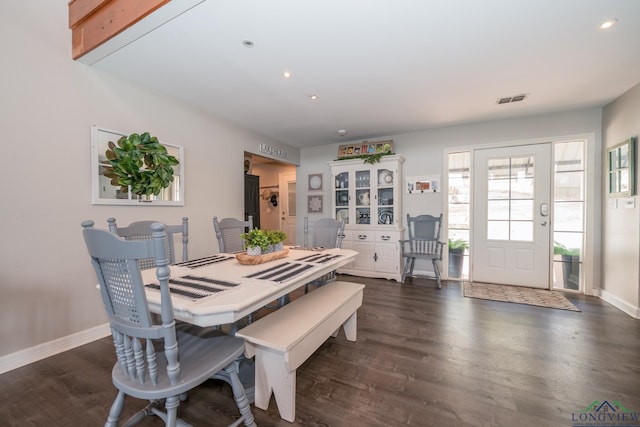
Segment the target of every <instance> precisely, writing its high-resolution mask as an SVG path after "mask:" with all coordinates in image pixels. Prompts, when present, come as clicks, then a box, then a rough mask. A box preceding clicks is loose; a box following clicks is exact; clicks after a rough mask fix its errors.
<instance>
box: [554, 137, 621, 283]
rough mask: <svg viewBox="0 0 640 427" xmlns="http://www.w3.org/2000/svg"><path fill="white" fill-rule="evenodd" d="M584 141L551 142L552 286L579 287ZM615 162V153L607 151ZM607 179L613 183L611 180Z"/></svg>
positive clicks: (582, 224) (582, 217)
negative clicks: (552, 173) (552, 167)
mask: <svg viewBox="0 0 640 427" xmlns="http://www.w3.org/2000/svg"><path fill="white" fill-rule="evenodd" d="M584 158H585V141H584V140H576V141H566V142H564V141H563V142H559V143H555V144H554V166H555V174H554V190H553V193H554V204H553V221H552V224H553V249H554V250H553V253H554V256H553V285H554V287H555V288H559V289H572V290H579V289H580V281H581V274H580V270H581V269H582V246H583V239H584V209H585V200H584V192H585V190H584V189H585V182H584V180H585V161H584ZM608 160H609V161H610V162H618V161H619V159H618V157H617V153H616V154H615V155H614V156H612V155H611V152H610V153H609V158H608ZM610 182H614V181H613V180H612V181H610Z"/></svg>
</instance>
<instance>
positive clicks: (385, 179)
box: [376, 168, 395, 224]
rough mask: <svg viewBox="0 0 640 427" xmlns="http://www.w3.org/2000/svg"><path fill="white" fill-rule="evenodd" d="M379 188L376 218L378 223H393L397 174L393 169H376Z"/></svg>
mask: <svg viewBox="0 0 640 427" xmlns="http://www.w3.org/2000/svg"><path fill="white" fill-rule="evenodd" d="M376 176H377V181H378V189H377V198H376V204H377V207H378V209H377V214H378V217H377V218H376V220H377V223H378V224H393V223H394V221H395V218H394V217H393V210H394V209H393V208H394V194H393V186H394V181H395V176H394V174H393V171H391V170H389V169H385V168H378V169H377V171H376Z"/></svg>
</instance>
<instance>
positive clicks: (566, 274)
mask: <svg viewBox="0 0 640 427" xmlns="http://www.w3.org/2000/svg"><path fill="white" fill-rule="evenodd" d="M553 254H554V255H560V260H561V262H562V280H563V286H564V288H565V289H576V290H577V289H579V288H580V249H578V248H567V247H566V246H565V245H563V244H562V243H560V242H556V241H554V242H553Z"/></svg>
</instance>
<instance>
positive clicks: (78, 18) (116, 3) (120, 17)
mask: <svg viewBox="0 0 640 427" xmlns="http://www.w3.org/2000/svg"><path fill="white" fill-rule="evenodd" d="M170 1H171V0H135V1H132V0H71V1H70V2H69V28H70V29H71V53H72V57H73V59H78V58H80V57H82V56H83V55H85V54H86V53H88V52H91V51H92V50H93V49H95V48H96V47H98V46H100V45H101V44H103V43H104V42H106V41H107V40H109V39H111V38H112V37H114V36H116V35H118V34H120V33H121V32H123V31H124V30H126V29H127V28H129V27H131V26H132V25H134V24H135V23H136V22H138V21H140V20H141V19H143V18H144V17H146V16H148V15H149V14H151V13H152V12H154V11H155V10H157V9H158V8H160V7H162V6H164V5H165V4H167V3H169V2H170Z"/></svg>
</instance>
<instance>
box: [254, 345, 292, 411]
mask: <svg viewBox="0 0 640 427" xmlns="http://www.w3.org/2000/svg"><path fill="white" fill-rule="evenodd" d="M255 364H256V365H255V366H256V384H255V402H254V404H255V406H256V408H260V409H264V410H265V411H266V410H267V408H269V401H270V400H271V392H272V391H273V395H274V396H275V398H276V405H278V412H279V413H280V418H282V419H283V420H286V421H289V422H291V423H292V422H294V420H295V418H296V371H293V372H289V369H288V368H287V365H286V363H285V361H284V356H283V355H282V354H277V353H273V352H270V351H268V350H264V349H256V357H255Z"/></svg>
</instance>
